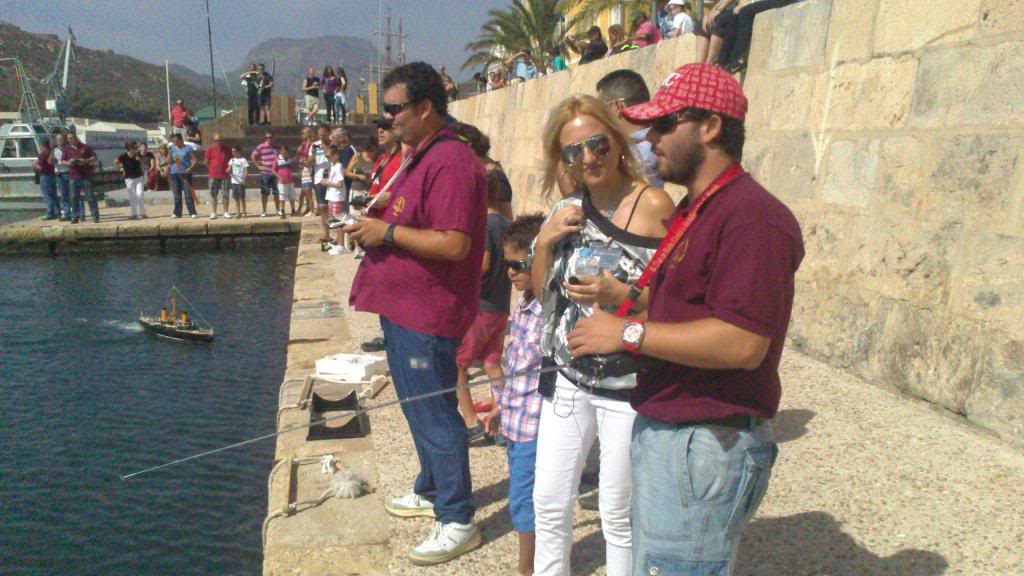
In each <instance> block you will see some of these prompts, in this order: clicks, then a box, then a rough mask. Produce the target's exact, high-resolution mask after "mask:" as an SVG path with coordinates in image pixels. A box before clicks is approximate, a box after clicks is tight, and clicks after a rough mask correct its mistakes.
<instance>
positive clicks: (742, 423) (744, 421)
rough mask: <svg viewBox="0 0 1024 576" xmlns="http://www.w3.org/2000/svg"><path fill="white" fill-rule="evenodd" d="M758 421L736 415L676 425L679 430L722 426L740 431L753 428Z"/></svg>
mask: <svg viewBox="0 0 1024 576" xmlns="http://www.w3.org/2000/svg"><path fill="white" fill-rule="evenodd" d="M759 420H760V419H759V418H758V417H757V416H745V415H740V414H737V415H735V416H726V417H725V418H717V419H714V420H701V421H699V422H680V423H678V424H677V426H679V427H680V428H682V427H684V426H722V427H725V428H739V429H740V430H746V429H747V428H750V427H752V426H753V424H754V423H755V422H757V421H759Z"/></svg>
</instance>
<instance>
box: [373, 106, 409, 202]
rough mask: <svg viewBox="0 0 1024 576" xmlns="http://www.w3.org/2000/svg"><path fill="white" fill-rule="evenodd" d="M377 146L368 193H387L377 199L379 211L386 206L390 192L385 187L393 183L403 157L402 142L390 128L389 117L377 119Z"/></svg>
mask: <svg viewBox="0 0 1024 576" xmlns="http://www.w3.org/2000/svg"><path fill="white" fill-rule="evenodd" d="M377 146H378V147H379V148H380V156H378V158H377V163H376V164H375V165H374V167H373V172H371V173H370V191H369V194H370V196H371V197H374V196H377V195H378V194H381V193H382V192H384V193H386V194H388V196H385V197H383V198H380V199H379V200H377V206H376V208H377V210H378V211H379V210H382V209H383V208H384V207H385V206H387V200H388V198H390V192H388V191H387V190H390V188H387V187H388V185H389V184H390V185H394V182H392V179H393V178H394V176H395V173H396V172H398V167H399V166H401V165H402V159H403V156H402V143H401V142H399V141H398V137H397V136H395V132H394V130H392V125H391V119H390V118H380V119H378V120H377ZM386 188H387V190H386Z"/></svg>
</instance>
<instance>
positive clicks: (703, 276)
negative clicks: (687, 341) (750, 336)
mask: <svg viewBox="0 0 1024 576" xmlns="http://www.w3.org/2000/svg"><path fill="white" fill-rule="evenodd" d="M685 202H686V201H685V200H684V203H685ZM681 210H685V207H683V208H681ZM677 217H678V213H677ZM803 257H804V246H803V238H802V236H801V233H800V226H799V224H798V223H797V221H796V218H795V217H794V216H793V213H792V212H790V211H789V209H788V208H787V207H786V206H785V205H784V204H783V203H782V202H780V201H779V200H778V199H776V198H775V197H774V196H772V195H771V194H770V193H769V192H768V191H767V190H765V189H764V188H763V187H762V186H761V185H760V184H758V183H757V182H755V181H754V179H753V178H752V177H751V176H750V175H749V174H743V175H741V176H740V177H739V178H737V179H736V180H734V181H733V182H732V183H730V184H728V185H727V186H725V187H724V188H722V189H721V190H720V191H719V192H718V193H717V194H716V195H715V196H713V197H712V198H711V199H710V200H708V202H707V203H706V204H705V205H704V207H703V209H702V211H701V214H700V215H699V216H698V217H697V219H696V221H694V223H693V226H692V227H691V228H690V230H689V231H688V232H687V233H686V236H684V237H683V240H682V241H681V242H680V243H679V245H678V246H677V247H676V249H675V251H674V252H673V253H672V254H671V255H670V256H669V258H668V259H667V260H666V261H665V263H664V265H662V267H661V270H659V271H658V273H657V274H656V275H655V276H654V278H653V279H652V281H651V286H650V288H651V294H650V306H649V309H648V320H649V321H651V322H670V323H682V322H692V321H694V320H701V319H705V318H718V319H719V320H722V321H725V322H728V323H729V324H732V325H734V326H738V327H739V328H742V329H744V330H747V331H749V332H753V333H755V334H759V335H761V336H767V337H769V338H771V344H770V345H769V347H768V352H767V354H765V357H764V360H763V361H762V362H761V365H760V366H758V367H757V368H756V369H754V370H706V369H699V368H692V367H689V366H683V365H681V364H672V363H668V362H665V363H661V364H658V365H657V366H656V367H655V368H653V369H651V370H647V371H644V372H641V373H639V374H638V375H637V387H636V389H635V390H634V391H633V395H632V399H631V403H632V405H633V407H634V408H635V409H636V411H637V413H639V414H642V415H643V416H646V417H648V418H652V419H654V420H660V421H662V422H669V423H684V422H700V421H704V420H712V419H719V418H726V417H729V416H737V415H749V416H760V417H762V418H772V417H774V416H775V412H776V411H777V410H778V408H779V398H780V397H781V395H782V388H781V386H780V384H779V372H778V368H779V359H780V358H781V357H782V347H783V344H785V340H786V330H787V329H788V327H789V317H790V312H791V311H792V308H793V283H794V280H793V279H794V275H795V274H796V271H797V268H799V266H800V261H801V260H802V259H803Z"/></svg>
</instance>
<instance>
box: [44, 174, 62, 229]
mask: <svg viewBox="0 0 1024 576" xmlns="http://www.w3.org/2000/svg"><path fill="white" fill-rule="evenodd" d="M39 191H40V192H41V193H42V195H43V200H46V217H47V218H57V217H58V216H60V196H58V195H57V177H56V176H54V175H53V174H40V175H39Z"/></svg>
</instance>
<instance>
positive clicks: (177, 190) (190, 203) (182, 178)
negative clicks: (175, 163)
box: [167, 174, 196, 218]
mask: <svg viewBox="0 0 1024 576" xmlns="http://www.w3.org/2000/svg"><path fill="white" fill-rule="evenodd" d="M167 179H168V182H169V184H170V185H171V192H172V193H173V194H174V215H175V216H177V217H179V218H180V217H181V196H182V194H184V195H185V205H186V206H187V207H188V213H189V214H193V215H194V214H195V213H196V201H195V199H194V198H192V194H191V193H190V192H189V191H188V188H187V186H186V183H187V182H188V179H187V176H186V175H185V174H169V175H168V176H167Z"/></svg>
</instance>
